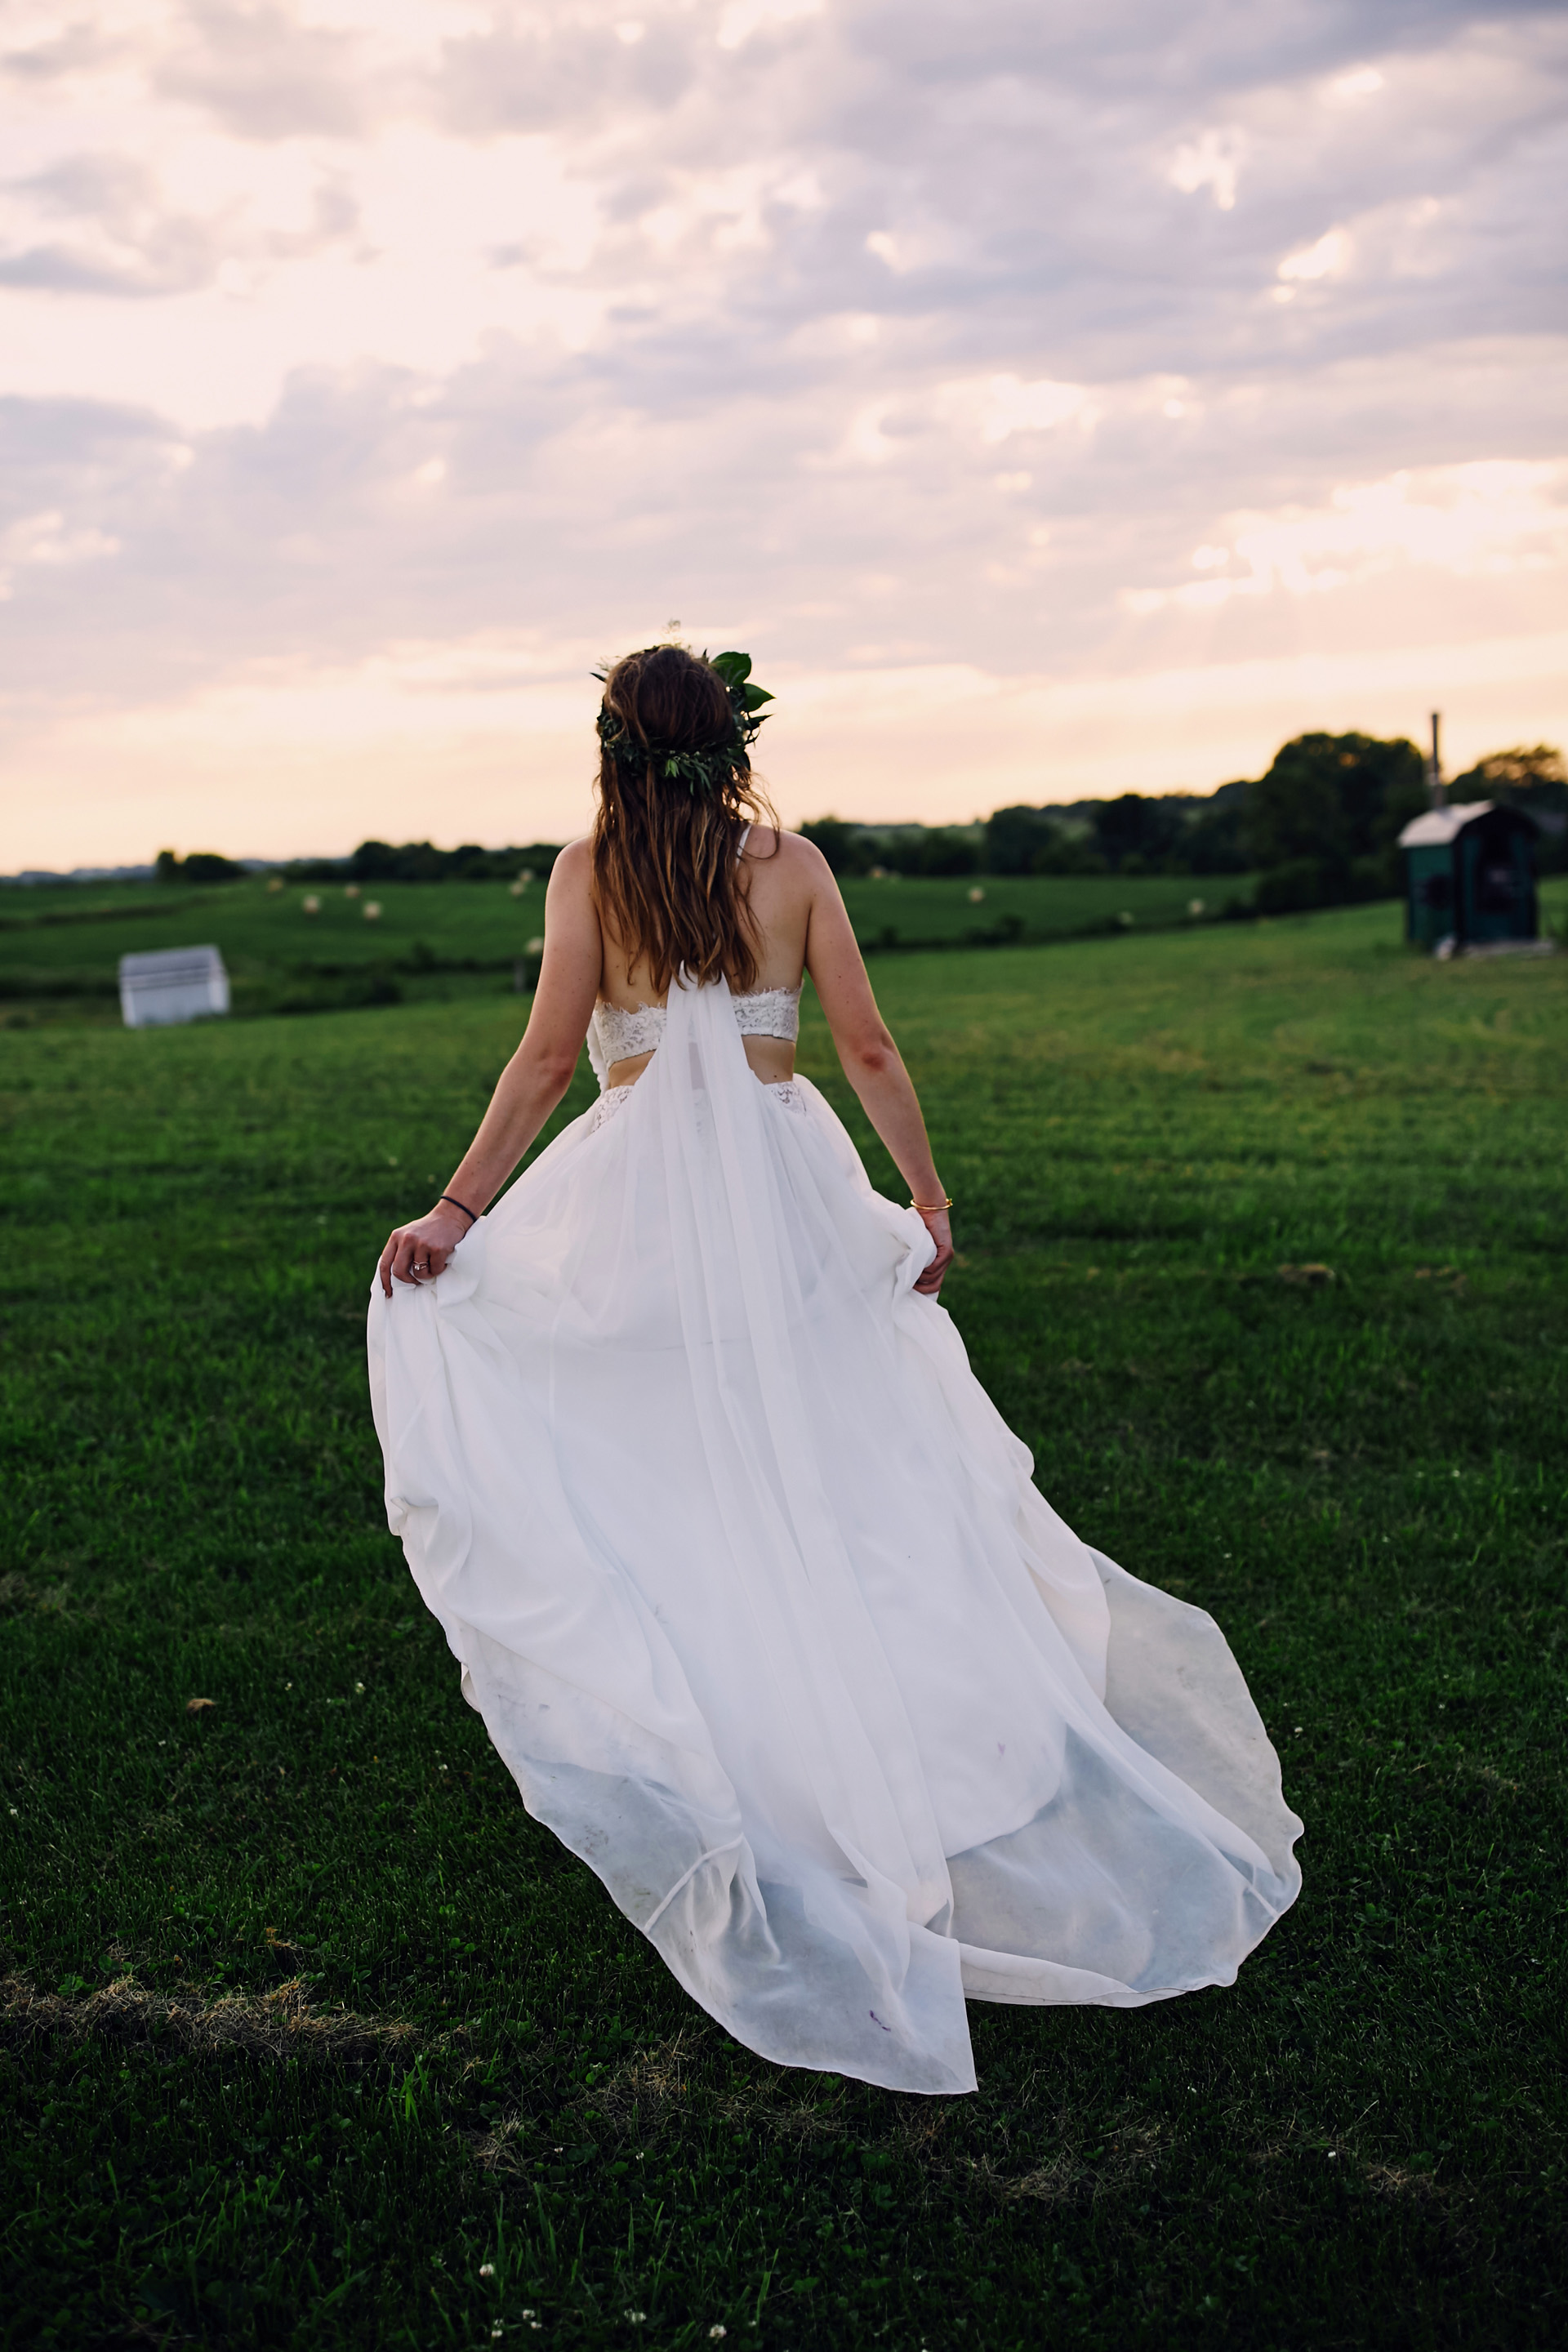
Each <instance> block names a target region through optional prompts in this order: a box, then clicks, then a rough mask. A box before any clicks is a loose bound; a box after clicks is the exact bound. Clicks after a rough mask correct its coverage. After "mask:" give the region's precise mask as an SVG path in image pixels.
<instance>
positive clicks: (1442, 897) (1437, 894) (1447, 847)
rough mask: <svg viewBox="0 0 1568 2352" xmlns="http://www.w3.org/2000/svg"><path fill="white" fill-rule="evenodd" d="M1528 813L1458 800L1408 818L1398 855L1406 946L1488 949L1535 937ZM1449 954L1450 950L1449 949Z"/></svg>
mask: <svg viewBox="0 0 1568 2352" xmlns="http://www.w3.org/2000/svg"><path fill="white" fill-rule="evenodd" d="M1535 835H1536V826H1535V821H1534V819H1533V818H1532V817H1529V816H1526V814H1524V811H1523V810H1522V809H1516V808H1505V807H1503V806H1502V805H1501V804H1500V803H1498V802H1496V801H1461V802H1459V803H1456V804H1453V805H1450V806H1449V807H1447V808H1434V809H1428V810H1427V811H1426V814H1425V815H1424V816H1417V817H1412V819H1411V821H1410V823H1409V824H1407V825H1406V826H1405V830H1404V832H1403V833H1402V834H1401V835H1400V836H1399V846H1400V848H1401V849H1402V850H1403V851H1404V853H1405V937H1406V939H1408V940H1409V941H1410V943H1411V945H1412V946H1413V947H1424V948H1438V947H1441V946H1442V944H1443V942H1444V941H1445V940H1450V941H1451V942H1452V944H1453V947H1454V948H1458V949H1464V948H1469V947H1490V946H1498V945H1501V944H1503V943H1505V942H1507V941H1509V940H1533V939H1534V938H1536V937H1537V935H1538V933H1539V930H1540V919H1539V915H1538V912H1537V908H1536V898H1535ZM1450 951H1451V950H1450Z"/></svg>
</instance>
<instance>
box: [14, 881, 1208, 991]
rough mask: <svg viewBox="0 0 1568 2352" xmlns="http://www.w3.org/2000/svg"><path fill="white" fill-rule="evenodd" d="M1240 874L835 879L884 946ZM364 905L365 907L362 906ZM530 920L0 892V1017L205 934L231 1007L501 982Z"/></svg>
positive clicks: (1055, 933)
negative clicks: (137, 955)
mask: <svg viewBox="0 0 1568 2352" xmlns="http://www.w3.org/2000/svg"><path fill="white" fill-rule="evenodd" d="M1250 887H1251V886H1250V884H1249V883H1248V882H1247V881H1246V880H1245V879H1244V880H1242V881H1240V882H1239V883H1238V882H1237V881H1236V880H1235V879H1233V878H1232V877H1226V878H1225V879H1224V880H1223V881H1222V882H1219V883H1214V882H1204V881H1174V882H1173V881H1169V880H1162V879H1148V878H1140V879H1136V880H1129V881H1125V882H1119V881H1117V880H1116V879H1115V878H1114V877H1111V878H1109V879H1108V878H1106V877H1098V876H1091V877H1088V878H1087V879H1076V878H1075V879H1048V878H1043V877H1042V878H1040V879H1027V880H1013V879H1009V878H1005V877H1002V878H998V877H995V876H984V877H976V878H974V879H973V880H963V881H948V882H926V881H906V880H903V879H901V878H900V877H892V878H890V879H889V880H887V881H884V882H871V881H850V882H848V883H847V884H846V886H845V897H846V898H847V902H848V906H849V910H850V913H851V915H852V917H853V919H854V922H855V926H856V929H857V931H858V934H859V937H860V940H861V942H862V944H863V945H864V946H866V947H867V948H868V950H889V949H896V948H900V947H909V946H912V945H919V944H921V943H922V942H933V941H934V942H941V943H943V944H947V943H957V942H960V941H963V940H966V939H978V940H987V941H990V942H992V943H996V942H999V941H1004V940H1017V941H1019V942H1026V941H1029V940H1048V939H1058V938H1065V937H1068V936H1071V935H1073V934H1076V933H1092V932H1095V931H1107V930H1121V929H1137V928H1139V927H1142V928H1144V929H1149V928H1152V927H1153V928H1159V927H1163V926H1169V925H1173V924H1178V925H1186V924H1191V923H1194V922H1200V921H1203V920H1205V919H1213V918H1214V917H1215V915H1217V914H1218V912H1219V910H1220V908H1221V907H1222V906H1223V905H1225V904H1226V902H1227V901H1228V900H1230V899H1232V898H1237V897H1238V896H1239V897H1240V898H1246V897H1247V895H1248V893H1249V891H1250ZM976 891H978V892H979V893H980V896H979V898H975V897H974V893H975V892H976ZM307 900H313V901H314V902H315V907H316V911H315V912H314V913H313V914H312V913H308V912H307V911H306V902H307ZM1194 902H1195V903H1196V904H1197V905H1198V908H1199V913H1198V914H1197V915H1196V916H1194V914H1193V913H1192V912H1191V911H1190V910H1191V908H1192V907H1193V905H1194ZM367 907H374V908H377V909H378V912H377V913H376V915H375V917H374V919H367V917H366V912H365V910H366V908H367ZM1124 918H1125V920H1123V919H1124ZM543 928H544V886H543V883H542V882H541V881H534V882H531V883H529V884H527V885H526V886H525V887H523V889H522V891H521V895H520V896H516V897H514V896H513V894H512V891H511V888H510V886H509V885H508V884H506V883H504V882H442V883H406V882H387V883H379V884H366V885H365V886H364V887H363V890H361V891H360V892H358V893H357V894H356V895H355V896H354V897H353V898H350V897H349V896H348V895H347V892H346V891H345V890H344V889H343V888H342V887H327V886H326V885H324V884H315V885H312V886H310V887H309V888H300V887H292V886H291V887H289V888H288V889H286V890H271V889H269V888H268V886H267V883H266V881H265V880H263V879H260V878H257V879H254V880H248V881H245V882H238V883H231V884H225V885H220V886H218V887H215V888H212V889H205V890H204V889H201V888H199V887H184V886H183V885H180V884H174V885H165V886H161V885H158V884H155V883H148V884H141V885H132V886H130V887H128V886H126V885H125V884H123V883H121V884H118V885H109V884H105V885H101V886H98V885H85V886H82V887H76V886H74V885H73V886H69V887H49V886H43V887H38V888H36V889H27V890H19V889H16V890H9V891H5V892H4V893H0V1006H3V1007H4V1008H5V1010H4V1012H3V1013H0V1019H4V1018H5V1017H6V1016H7V1015H8V1017H9V1022H10V1025H12V1026H13V1027H16V1026H26V1025H30V1024H33V1023H35V1022H37V1021H39V1020H49V1021H58V1020H60V1019H62V1018H64V1019H69V1020H72V1021H75V1022H81V1021H89V1022H98V1023H100V1024H102V1023H112V1022H114V1021H117V1020H118V1018H119V1001H118V994H117V980H116V975H117V973H118V971H119V962H120V958H121V955H123V954H126V953H127V952H141V951H144V950H152V949H156V948H175V947H197V946H206V945H208V944H212V945H216V946H217V947H219V948H221V949H222V950H223V956H224V961H225V962H226V965H227V967H228V970H229V973H230V976H231V980H232V983H233V993H234V1009H235V1011H236V1012H237V1013H240V1014H246V1013H268V1012H319V1011H326V1010H331V1009H335V1008H340V1007H344V1006H347V1005H350V1004H354V1003H382V1004H387V1003H447V1002H449V1001H451V1000H452V999H454V998H456V997H460V996H472V995H476V994H482V995H496V994H506V993H510V992H511V989H512V982H513V966H514V964H515V962H516V961H517V960H518V959H519V958H522V957H525V956H526V955H527V952H528V945H529V941H530V940H535V939H537V937H538V935H539V934H540V933H541V932H542V930H543Z"/></svg>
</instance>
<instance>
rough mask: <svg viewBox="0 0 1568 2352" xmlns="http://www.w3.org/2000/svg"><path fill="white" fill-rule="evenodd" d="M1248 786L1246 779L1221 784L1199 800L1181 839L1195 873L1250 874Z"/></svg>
mask: <svg viewBox="0 0 1568 2352" xmlns="http://www.w3.org/2000/svg"><path fill="white" fill-rule="evenodd" d="M1248 789H1249V787H1248V785H1247V783H1246V782H1244V781H1238V782H1235V783H1230V784H1221V785H1220V787H1219V789H1218V791H1217V792H1215V793H1210V795H1209V797H1208V799H1207V800H1205V801H1199V802H1198V803H1196V805H1195V809H1194V813H1193V814H1192V815H1191V817H1190V818H1189V821H1188V824H1187V828H1186V831H1185V832H1184V835H1182V841H1181V855H1182V856H1183V858H1184V861H1185V863H1186V865H1187V866H1188V868H1189V870H1190V871H1191V872H1192V873H1194V874H1245V873H1246V871H1247V852H1246V851H1245V849H1243V847H1242V845H1241V812H1242V807H1243V804H1244V802H1245V800H1246V796H1247V791H1248Z"/></svg>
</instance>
